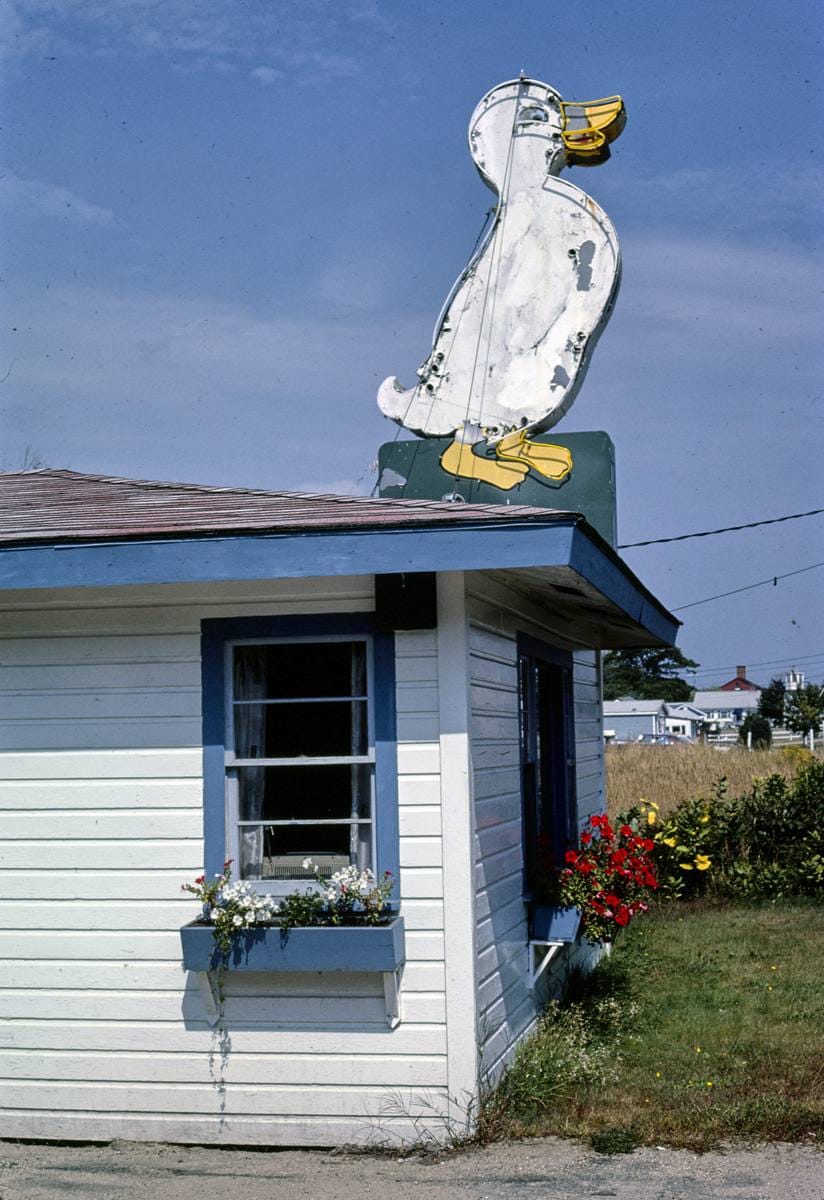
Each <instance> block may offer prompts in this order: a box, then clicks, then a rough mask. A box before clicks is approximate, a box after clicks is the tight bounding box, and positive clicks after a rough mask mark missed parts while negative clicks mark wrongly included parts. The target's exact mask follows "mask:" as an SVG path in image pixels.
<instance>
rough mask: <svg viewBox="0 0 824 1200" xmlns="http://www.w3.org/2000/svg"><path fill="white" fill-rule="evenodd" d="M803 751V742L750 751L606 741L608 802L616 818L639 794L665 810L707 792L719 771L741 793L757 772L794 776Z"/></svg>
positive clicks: (801, 760)
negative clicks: (617, 744)
mask: <svg viewBox="0 0 824 1200" xmlns="http://www.w3.org/2000/svg"><path fill="white" fill-rule="evenodd" d="M807 753H808V752H806V751H804V750H803V749H802V748H801V747H791V748H789V749H787V748H781V749H778V750H753V751H751V752H750V751H748V750H746V749H744V748H743V747H742V748H741V749H739V748H738V747H737V746H736V747H733V748H732V749H729V750H716V749H715V747H714V746H703V745H694V746H637V745H629V746H608V747H607V751H606V765H607V772H606V775H607V806H608V809H609V813H610V815H611V816H612V817H615V816H616V815H617V814H618V813H619V812H624V811H625V810H626V809H628V808H631V807H632V805H633V804H637V803H638V801H639V800H640V799H642V798H643V799H645V800H654V801H655V802H656V803H657V804H659V805H660V808H661V813H662V815H663V814H665V813H667V812H669V811H670V810H671V809H673V808H675V806H676V805H677V804H680V803H681V801H682V800H690V799H692V798H693V797H695V796H709V795H710V794H711V793H712V791H713V789H714V788H715V787H716V785H717V783H718V780H719V779H720V778H721V776H722V775H724V776H726V779H727V783H728V787H729V793H730V794H732V795H740V794H742V793H744V792H746V791H749V789H750V787H751V785H752V781H753V779H755V778H756V777H757V776H763V775H772V774H773V773H775V774H778V775H784V776H786V777H788V778H789V777H791V776H793V775H795V773H796V771H797V770H798V767H799V766H800V764H801V763H802V762H803V761H804V759H805V756H806V754H807Z"/></svg>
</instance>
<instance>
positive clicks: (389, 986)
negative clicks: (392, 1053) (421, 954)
mask: <svg viewBox="0 0 824 1200" xmlns="http://www.w3.org/2000/svg"><path fill="white" fill-rule="evenodd" d="M402 971H403V967H397V968H396V970H394V971H384V972H383V999H384V1004H385V1006H386V1022H387V1024H388V1025H389V1028H390V1029H395V1028H396V1027H397V1026H398V1025H400V1022H401V972H402Z"/></svg>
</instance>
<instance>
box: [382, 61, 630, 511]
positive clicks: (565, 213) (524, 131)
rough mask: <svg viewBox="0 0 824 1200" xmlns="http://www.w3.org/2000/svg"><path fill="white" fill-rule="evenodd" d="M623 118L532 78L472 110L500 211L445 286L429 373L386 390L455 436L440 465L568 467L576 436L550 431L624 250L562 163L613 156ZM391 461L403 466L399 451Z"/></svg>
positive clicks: (422, 429) (492, 471)
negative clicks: (553, 437) (558, 437)
mask: <svg viewBox="0 0 824 1200" xmlns="http://www.w3.org/2000/svg"><path fill="white" fill-rule="evenodd" d="M625 121H626V113H625V109H624V104H623V101H622V100H621V98H620V96H612V97H609V98H608V99H605V100H597V101H594V102H592V103H572V102H567V101H564V100H563V99H562V98H561V96H560V95H559V93H558V92H557V91H555V89H554V88H552V87H550V86H549V84H546V83H542V82H540V81H538V80H534V79H527V78H524V77H523V76H522V77H521V78H520V79H516V80H511V81H509V82H507V83H501V84H499V85H498V86H497V87H494V88H492V90H491V91H489V92H488V93H487V94H486V95H485V96H484V98H483V99H482V100H481V102H480V103H479V104H478V106H477V108H476V109H475V111H474V113H473V114H472V118H471V120H470V123H469V149H470V153H471V154H472V158H473V160H474V162H475V165H476V167H477V169H478V171H479V173H480V175H481V178H482V179H483V181H484V182H485V183H486V184H487V186H488V187H489V188H491V189H492V191H493V192H495V194H496V196H497V198H498V202H497V206H496V209H495V213H494V220H493V221H492V223H491V225H490V227H489V229H488V231H487V233H486V236H485V237H484V238H483V239H482V241H481V242H480V244H479V246H478V248H477V250H476V251H475V253H474V254H473V255H472V257H471V259H470V261H469V262H468V264H467V265H466V267H465V268H464V270H463V271H462V272H461V274H460V276H459V277H458V279H457V280H456V282H455V284H454V286H453V288H452V290H451V291H450V293H449V295H448V297H447V300H446V302H445V304H444V306H443V309H442V311H441V314H440V316H439V318H438V321H437V323H436V326H435V332H434V336H433V344H432V351H431V353H430V355H429V357H428V358H427V359H426V361H425V362H424V363H423V365H422V366H421V367H420V368H419V370H418V382H417V383H416V384H415V385H414V386H413V387H410V388H404V387H403V386H402V385H401V384H400V383H399V382H398V380H397V379H396V378H394V377H390V378H389V379H386V380H385V381H384V383H383V384H382V385H381V387H380V389H379V392H378V405H379V407H380V409H381V411H382V412H383V413H384V414H385V415H386V416H387V417H389V418H391V419H392V420H393V421H396V422H397V423H398V424H399V425H401V426H403V427H404V428H406V429H408V430H410V431H411V432H413V433H416V434H418V435H419V436H420V437H423V438H427V439H436V438H437V439H443V438H448V439H449V441H448V444H446V445H445V447H443V448H442V449H441V450H440V452H439V456H438V457H439V464H440V468H441V471H442V472H443V473H445V474H446V475H448V476H450V477H451V478H452V479H453V480H454V481H455V483H456V484H458V483H459V482H460V481H462V480H465V481H468V482H469V481H471V482H474V483H476V484H485V485H488V486H489V488H490V490H492V491H493V492H500V491H510V490H511V489H513V488H515V487H518V486H519V485H521V484H522V483H523V482H524V481H525V480H527V477H529V478H530V480H535V481H536V482H538V481H540V482H541V483H544V484H549V485H550V486H553V485H554V486H558V485H559V484H561V483H564V482H565V481H566V480H567V479H568V478H569V476H570V473H571V471H572V466H573V460H572V454H571V451H570V448H569V447H568V446H564V445H555V444H552V443H549V442H547V441H545V440H539V435H540V434H542V433H543V432H544V431H546V430H548V429H550V428H551V427H552V426H553V425H554V424H555V423H556V422H557V421H558V420H560V418H561V417H562V416H563V415H564V413H565V412H567V410H568V409H569V407H570V405H571V404H572V402H573V400H574V399H575V396H576V394H577V392H578V390H579V388H580V386H581V383H582V381H583V378H584V375H585V372H586V369H587V365H588V363H589V360H590V357H591V354H592V351H593V348H594V346H595V343H596V342H597V340H598V337H599V335H600V333H601V332H602V330H603V329H604V327H605V325H606V323H607V320H608V319H609V316H610V313H611V311H612V307H613V304H614V302H615V297H616V294H617V291H618V285H619V281H620V273H621V258H620V251H619V248H618V238H617V235H616V233H615V229H614V227H613V225H612V222H611V221H610V220H609V218H608V217H607V215H606V213H604V211H603V210H602V209H601V208H600V206H599V205H598V204H596V202H595V201H594V200H593V199H592V198H591V197H590V196H588V195H587V194H586V193H585V192H583V191H582V190H581V189H580V188H577V187H575V186H574V184H571V183H569V182H567V181H566V180H563V179H560V178H559V174H560V172H561V171H562V170H563V168H565V167H567V166H571V165H593V164H597V163H600V162H603V161H604V160H605V159H606V158H607V157H608V156H609V145H610V142H612V141H614V140H615V138H616V137H618V135H619V134H620V132H621V130H622V129H623V127H624V124H625ZM578 436H579V437H580V436H586V435H578ZM593 436H601V437H603V436H604V435H593ZM607 440H608V439H607ZM400 445H408V443H401V444H400ZM386 449H387V448H386V447H384V450H386ZM397 449H398V450H400V446H398V447H397ZM401 457H403V456H401ZM407 457H408V456H407ZM416 457H417V456H416ZM424 457H425V459H429V460H430V461H431V456H430V455H425V456H424ZM382 459H383V461H382V466H383V467H384V468H390V469H391V470H393V471H394V474H395V475H396V476H397V475H399V474H400V472H399V471H398V469H397V462H398V461H399V459H398V455H397V454H395V455H388V456H386V455H383V456H382ZM385 482H386V481H385V480H383V479H382V481H381V490H382V492H383V494H391V493H390V492H389V491H388V490H387V489H386V488H385V487H384V483H385ZM440 484H441V486H440V491H441V492H443V490H444V489H443V486H442V485H443V479H441V481H440ZM392 490H393V492H394V489H392ZM484 492H486V488H484ZM403 494H405V495H407V496H411V495H412V494H413V493H411V492H410V491H404V492H403ZM460 495H461V493H457V494H456V498H457V497H458V496H460ZM461 498H466V499H469V498H470V497H469V496H462V497H461ZM472 498H473V499H474V498H479V497H478V496H477V495H473V497H472ZM490 498H491V497H490Z"/></svg>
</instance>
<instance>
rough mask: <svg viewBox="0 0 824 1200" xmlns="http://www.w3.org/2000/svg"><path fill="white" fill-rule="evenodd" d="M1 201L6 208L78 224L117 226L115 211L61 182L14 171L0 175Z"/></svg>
mask: <svg viewBox="0 0 824 1200" xmlns="http://www.w3.org/2000/svg"><path fill="white" fill-rule="evenodd" d="M0 204H2V205H3V206H5V207H7V208H12V209H17V210H22V211H27V212H36V213H39V214H40V215H41V216H45V217H58V218H60V219H61V220H65V221H71V222H72V223H73V224H75V225H102V226H108V227H111V226H114V225H115V224H116V220H115V215H114V213H113V212H112V211H111V209H109V208H101V206H100V205H99V204H93V203H92V202H91V201H90V200H84V198H83V197H82V196H78V195H76V194H75V193H74V192H71V191H69V189H68V188H65V187H61V186H60V185H59V184H54V183H47V182H45V181H44V180H40V179H21V178H20V176H18V175H15V174H14V172H13V171H5V172H4V173H3V175H0Z"/></svg>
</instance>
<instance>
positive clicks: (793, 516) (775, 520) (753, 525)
mask: <svg viewBox="0 0 824 1200" xmlns="http://www.w3.org/2000/svg"><path fill="white" fill-rule="evenodd" d="M819 513H824V508H811V509H810V511H809V512H803V513H790V515H789V516H788V517H769V518H768V519H767V520H764V521H748V522H747V523H746V525H725V526H724V527H723V528H722V529H704V530H702V532H701V533H679V534H678V536H677V537H665V538H650V540H649V541H647V542H624V543H622V544H621V545H619V546H618V547H617V549H618V550H635V549H637V548H638V546H661V545H663V544H664V542H686V541H688V540H689V539H690V538H703V537H715V535H716V534H717V533H736V532H737V531H738V530H739V529H757V528H758V526H759V525H779V524H780V523H781V522H782V521H799V520H800V519H801V518H802V517H816V516H818V514H819ZM753 586H755V585H753Z"/></svg>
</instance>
